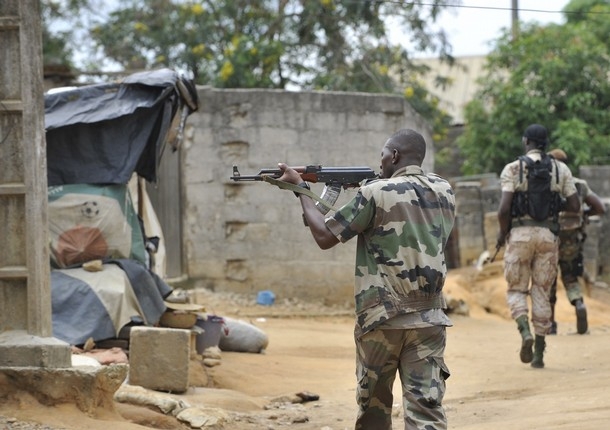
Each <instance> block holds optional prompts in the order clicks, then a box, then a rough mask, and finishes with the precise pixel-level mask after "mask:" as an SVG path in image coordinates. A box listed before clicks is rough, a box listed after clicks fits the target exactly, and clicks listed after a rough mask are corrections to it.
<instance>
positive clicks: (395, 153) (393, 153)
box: [392, 149, 400, 164]
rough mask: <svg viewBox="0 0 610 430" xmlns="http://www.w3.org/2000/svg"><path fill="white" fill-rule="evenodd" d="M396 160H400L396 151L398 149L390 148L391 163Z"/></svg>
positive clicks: (396, 161)
mask: <svg viewBox="0 0 610 430" xmlns="http://www.w3.org/2000/svg"><path fill="white" fill-rule="evenodd" d="M398 160H400V152H398V149H393V150H392V164H396V163H398Z"/></svg>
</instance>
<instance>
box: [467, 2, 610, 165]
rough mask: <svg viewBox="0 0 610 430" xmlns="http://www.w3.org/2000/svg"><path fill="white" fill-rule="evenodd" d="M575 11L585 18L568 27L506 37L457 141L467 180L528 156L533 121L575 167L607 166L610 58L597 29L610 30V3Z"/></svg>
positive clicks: (578, 6) (574, 18) (529, 29)
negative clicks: (525, 141) (526, 137)
mask: <svg viewBox="0 0 610 430" xmlns="http://www.w3.org/2000/svg"><path fill="white" fill-rule="evenodd" d="M571 8H575V9H571ZM568 10H573V11H576V10H578V11H579V14H574V15H568V16H569V17H570V18H569V20H568V22H567V23H566V24H565V25H556V24H553V25H549V26H545V27H543V26H538V25H534V24H530V25H527V26H525V27H524V28H522V30H521V33H520V34H519V37H518V39H517V40H516V41H512V40H511V38H510V35H509V34H508V33H506V34H504V36H503V37H501V38H500V40H499V41H498V44H497V46H496V49H495V50H494V51H493V52H492V54H491V55H489V57H488V59H487V65H486V76H485V77H484V78H483V79H481V81H480V83H481V85H482V86H481V89H480V91H479V93H478V94H477V95H476V97H475V99H474V100H473V101H472V102H470V103H469V104H468V105H467V106H466V112H465V118H466V123H467V126H466V129H465V132H464V134H463V135H462V136H460V138H459V139H458V145H459V147H460V150H461V153H462V155H463V156H464V158H465V160H466V161H465V163H464V165H463V168H462V172H463V173H464V174H476V173H485V172H498V173H499V172H500V171H501V169H502V167H503V166H504V165H505V164H506V162H507V161H510V160H513V159H515V158H516V157H517V156H518V155H520V154H521V153H522V151H523V146H522V144H521V133H522V132H523V130H524V129H525V128H526V127H527V125H528V124H530V123H540V124H543V125H545V126H546V127H547V128H548V130H549V133H550V140H551V144H550V148H561V149H563V150H565V151H566V152H567V153H568V154H569V155H570V158H571V160H572V162H571V166H572V167H574V168H576V169H577V168H578V166H580V165H583V164H605V163H608V161H609V155H610V139H609V137H610V110H609V109H608V108H609V107H610V82H609V80H608V70H609V69H610V52H609V50H608V41H607V37H605V35H607V32H599V31H598V30H599V28H600V26H601V24H603V25H604V26H605V27H604V28H608V25H609V24H610V15H609V13H610V5H608V3H607V2H605V1H601V0H597V1H591V0H578V1H576V0H575V1H573V2H571V3H570V5H568V6H567V7H566V9H565V11H568ZM593 11H595V13H592V12H593ZM602 11H603V12H604V13H603V14H602V13H599V12H602ZM593 20H596V21H599V22H598V23H594V22H593Z"/></svg>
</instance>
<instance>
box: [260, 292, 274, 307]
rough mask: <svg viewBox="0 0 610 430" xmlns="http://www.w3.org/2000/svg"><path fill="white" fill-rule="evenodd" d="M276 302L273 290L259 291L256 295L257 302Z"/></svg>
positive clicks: (265, 303) (267, 303)
mask: <svg viewBox="0 0 610 430" xmlns="http://www.w3.org/2000/svg"><path fill="white" fill-rule="evenodd" d="M274 302H275V294H273V291H269V290H264V291H259V292H258V295H257V296H256V303H258V304H259V305H263V306H271V305H272V304H273V303H274Z"/></svg>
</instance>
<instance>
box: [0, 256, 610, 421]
mask: <svg viewBox="0 0 610 430" xmlns="http://www.w3.org/2000/svg"><path fill="white" fill-rule="evenodd" d="M493 264H494V265H495V264H497V263H493ZM500 270H501V269H500V268H499V266H496V267H493V265H492V266H491V267H488V268H486V270H484V271H483V272H482V273H481V272H476V271H475V270H471V269H466V270H459V271H452V272H451V274H450V279H449V281H448V283H447V286H446V291H447V293H448V294H449V295H450V296H451V297H453V298H454V299H457V300H463V301H464V302H465V303H466V304H467V305H468V308H469V314H468V315H455V314H453V315H451V318H452V320H453V322H454V326H453V327H451V328H449V329H448V345H447V352H446V361H447V364H448V366H449V368H450V370H451V377H450V378H449V380H448V381H447V393H446V396H445V402H444V404H445V408H446V411H447V415H448V419H449V428H450V429H455V430H478V429H485V430H488V429H495V430H497V429H511V430H513V429H579V430H587V429H591V430H593V429H595V430H598V429H601V428H607V426H608V423H609V422H610V395H608V387H607V385H608V383H609V381H610V299H609V297H610V294H609V293H608V292H607V291H606V290H604V289H599V288H594V289H593V290H591V291H590V293H589V297H587V298H586V304H587V307H588V312H589V333H587V334H585V335H578V334H576V330H575V318H574V313H573V308H572V307H571V306H570V305H569V303H568V302H567V300H566V298H565V293H564V291H563V290H560V291H559V300H558V304H557V311H556V313H557V320H558V323H559V333H558V334H557V335H556V336H549V337H548V338H547V352H546V354H545V364H546V367H545V368H544V369H533V368H531V367H530V366H529V365H527V364H522V363H521V362H520V361H519V346H520V338H519V333H518V331H517V329H516V324H515V323H514V321H512V320H510V319H508V316H507V312H506V304H505V302H504V291H505V288H506V285H505V283H504V280H503V278H502V276H501V274H500V273H499V271H500ZM203 299H205V300H206V301H207V302H208V304H209V305H210V307H209V308H210V309H212V310H213V311H214V313H216V314H218V315H225V316H230V317H234V318H240V319H243V320H246V321H249V322H251V323H252V324H255V325H256V326H257V327H259V328H261V329H263V330H264V331H265V332H266V333H267V335H268V336H269V346H268V348H267V350H266V351H265V352H264V353H261V354H251V353H237V352H226V351H225V352H222V364H221V365H220V366H217V367H214V368H208V369H207V373H208V376H209V378H210V382H209V384H208V387H198V388H193V389H192V390H189V392H187V393H186V394H184V395H183V398H184V399H185V400H186V401H188V402H190V403H191V404H198V405H203V406H206V407H215V408H222V409H223V410H225V411H227V413H229V416H230V423H229V424H226V425H225V426H223V427H218V428H223V429H230V430H265V429H267V430H271V429H282V428H287V427H290V428H294V429H301V430H343V429H351V428H353V422H354V416H355V413H356V404H355V376H354V344H353V338H352V333H353V319H352V317H351V311H350V310H349V309H343V310H341V309H336V308H333V309H330V308H324V307H321V306H318V307H314V308H312V307H307V306H305V307H303V306H301V307H295V306H294V305H291V304H287V305H282V304H281V303H279V301H278V302H276V304H275V305H273V306H269V307H264V306H257V305H256V304H254V302H253V301H252V302H251V303H243V302H239V301H237V302H235V301H232V302H229V301H227V300H226V297H223V298H221V299H214V295H207V296H205V297H204V298H203ZM210 385H213V387H210ZM304 391H305V392H309V393H314V394H317V395H319V400H317V401H311V402H306V403H302V404H289V403H286V404H282V403H273V402H272V400H273V399H276V400H277V398H278V397H280V396H292V397H294V394H295V393H299V392H304ZM0 415H2V416H4V417H5V418H4V421H2V420H0V429H5V428H6V429H12V428H15V429H16V428H19V429H22V428H23V429H26V428H31V429H35V428H36V429H58V428H65V429H83V428H87V429H89V430H97V429H108V428H113V429H114V430H135V429H144V428H187V426H185V425H184V424H180V423H179V422H177V421H176V420H175V419H173V418H170V417H165V416H163V415H161V414H159V413H156V412H153V411H150V410H148V409H145V408H142V407H136V406H132V405H125V404H117V405H116V410H115V411H108V413H107V414H102V415H101V416H98V417H88V416H85V415H83V414H82V413H80V412H79V411H78V410H76V409H75V407H74V406H72V405H60V406H56V407H43V406H41V405H39V404H38V403H37V402H36V401H34V400H33V399H32V398H31V397H29V396H27V395H23V396H21V397H18V398H15V399H11V401H7V402H4V403H3V404H1V405H0ZM394 416H395V419H394V424H393V429H395V430H396V429H402V428H403V424H402V420H401V417H402V411H401V405H400V388H399V385H398V384H396V386H395V413H394ZM6 417H10V418H14V420H12V421H11V422H9V423H7V419H6ZM23 421H29V422H32V423H44V425H45V426H44V427H36V426H34V425H32V426H31V427H22V426H20V425H22V424H23ZM135 422H137V423H140V424H134V423H135ZM11 423H12V424H11Z"/></svg>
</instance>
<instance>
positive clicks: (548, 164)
mask: <svg viewBox="0 0 610 430" xmlns="http://www.w3.org/2000/svg"><path fill="white" fill-rule="evenodd" d="M553 162H555V161H554V160H553V159H552V158H551V157H549V156H548V155H547V154H544V153H543V154H542V158H541V159H540V160H538V161H534V160H532V159H531V158H529V157H527V156H525V155H522V156H520V157H519V183H522V182H523V175H524V171H523V164H524V163H525V164H526V165H527V177H526V179H527V191H516V192H515V193H514V196H513V202H512V206H511V217H512V219H513V226H514V221H515V220H516V221H517V224H518V225H539V226H541V227H548V228H550V229H551V231H553V232H554V233H555V234H557V233H558V232H559V222H558V220H559V212H560V211H561V209H562V198H561V195H560V194H559V193H558V192H557V191H551V181H552V180H553V173H552V172H553ZM555 163H556V162H555ZM555 181H556V182H557V183H559V169H558V168H557V165H556V164H555ZM525 216H529V217H530V218H531V219H528V220H523V219H522V218H523V217H525Z"/></svg>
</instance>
